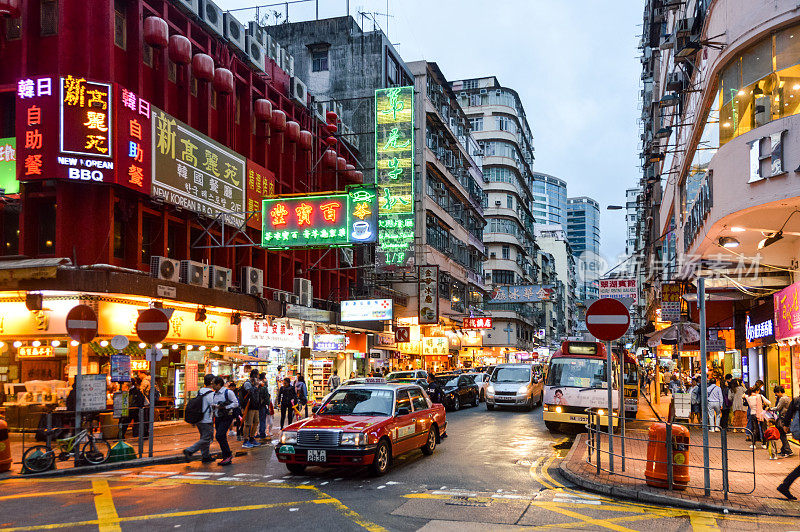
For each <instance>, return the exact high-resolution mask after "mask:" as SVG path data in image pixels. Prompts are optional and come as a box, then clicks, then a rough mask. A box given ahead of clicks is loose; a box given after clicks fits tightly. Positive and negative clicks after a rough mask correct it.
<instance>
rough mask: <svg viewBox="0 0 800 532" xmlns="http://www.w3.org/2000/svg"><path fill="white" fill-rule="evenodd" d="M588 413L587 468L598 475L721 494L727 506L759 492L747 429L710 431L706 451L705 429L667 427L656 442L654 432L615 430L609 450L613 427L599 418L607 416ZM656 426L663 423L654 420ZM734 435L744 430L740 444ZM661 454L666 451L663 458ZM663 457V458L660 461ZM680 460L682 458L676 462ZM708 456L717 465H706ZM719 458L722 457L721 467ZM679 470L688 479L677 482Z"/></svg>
mask: <svg viewBox="0 0 800 532" xmlns="http://www.w3.org/2000/svg"><path fill="white" fill-rule="evenodd" d="M587 413H588V422H587V424H586V429H587V439H586V446H587V453H586V462H587V463H588V464H591V465H593V466H594V468H595V470H596V472H597V474H598V475H600V474H601V473H605V474H608V475H614V476H617V477H624V478H628V479H633V480H641V481H643V482H648V481H649V483H650V485H653V486H657V487H665V488H668V489H670V490H672V489H686V490H687V491H689V492H691V493H697V494H702V495H705V496H709V495H710V494H711V493H710V492H712V491H716V492H722V493H723V497H724V499H725V500H727V499H728V495H729V494H737V495H749V494H751V493H753V492H754V491H755V489H756V476H755V475H756V462H755V442H752V439H753V438H752V436H753V435H752V433H751V431H750V430H748V429H739V428H733V427H724V428H723V427H720V428H719V430H718V431H711V428H709V445H708V446H707V447H706V446H704V445H703V443H702V430H703V425H702V424H696V423H663V424H664V425H665V429H666V430H665V433H664V435H663V436H661V437H659V436H658V435H654V436H656V437H655V438H654V439H652V440H651V438H650V436H649V431H648V432H645V431H642V430H636V429H634V430H631V429H629V430H627V431H625V432H624V433H617V430H614V435H613V439H614V441H613V444H612V445H609V434H608V425H607V424H602V425H601V424H600V423H599V420H598V418H599V417H602V418H603V419H604V420H605V418H606V417H607V416H606V415H603V416H598V414H597V412H596V411H595V410H592V409H587ZM615 419H617V420H618V419H619V416H618V415H613V414H612V416H611V421H610V422H611V423H612V425H613V424H614V423H615V422H614V420H615ZM642 421H645V422H647V421H650V420H637V422H639V423H641V422H642ZM652 423H660V422H659V421H657V420H652ZM678 427H683V428H685V429H688V430H687V431H686V432H688V433H689V437H684V434H685V431H684V430H682V429H680V428H678ZM735 430H742V433H741V436H742V439H741V441H740V440H739V439H735V437H733V436H730V434H729V433H732V431H735ZM717 435H718V437H717ZM692 436H693V437H694V438H699V439H700V443H692ZM737 436H738V435H737ZM745 437H746V438H747V439H748V440H750V441H746V440H745ZM667 442H672V445H667ZM750 443H752V445H750ZM659 448H661V449H664V448H666V449H664V450H663V452H660V453H659V452H658V451H659ZM659 454H660V455H661V456H664V458H663V459H661V460H659V459H658V455H659ZM676 455H682V456H680V457H679V458H678V459H677V461H676ZM705 456H710V457H713V458H712V460H713V463H712V460H709V461H708V464H709V465H708V466H706V465H704V462H706V461H705V460H704V457H705ZM716 457H719V460H718V461H717V460H716ZM648 464H650V466H649V467H648ZM679 468H681V469H680V470H681V471H685V473H686V474H687V475H688V479H685V480H684V479H683V478H681V479H680V481H676V479H675V470H676V469H679ZM648 470H650V471H651V475H650V478H648V477H647V474H646V473H647V472H648ZM653 470H662V471H664V470H665V475H666V478H663V479H661V478H659V477H657V476H654V475H653V474H652V471H653ZM682 476H683V475H682ZM706 478H708V479H709V481H708V482H706V481H705V479H706ZM740 479H746V482H744V483H743V482H740ZM732 480H736V482H733V485H734V486H743V485H744V486H746V488H745V489H746V491H743V490H742V489H741V488H738V489H735V488H732V487H731V486H732V482H731V481H732ZM661 485H663V486H661Z"/></svg>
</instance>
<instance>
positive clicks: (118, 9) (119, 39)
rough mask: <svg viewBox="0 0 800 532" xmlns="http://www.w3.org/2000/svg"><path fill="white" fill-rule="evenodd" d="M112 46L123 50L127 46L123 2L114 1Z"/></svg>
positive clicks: (120, 0)
mask: <svg viewBox="0 0 800 532" xmlns="http://www.w3.org/2000/svg"><path fill="white" fill-rule="evenodd" d="M114 44H115V45H117V46H118V47H120V48H122V49H123V50H125V49H126V47H127V44H128V39H127V29H126V27H125V2H124V1H122V0H114Z"/></svg>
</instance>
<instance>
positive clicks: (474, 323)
mask: <svg viewBox="0 0 800 532" xmlns="http://www.w3.org/2000/svg"><path fill="white" fill-rule="evenodd" d="M462 328H464V329H491V328H492V318H464V324H463V325H462Z"/></svg>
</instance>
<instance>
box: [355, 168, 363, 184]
mask: <svg viewBox="0 0 800 532" xmlns="http://www.w3.org/2000/svg"><path fill="white" fill-rule="evenodd" d="M353 181H355V182H356V183H363V182H364V172H361V171H359V170H356V171H355V172H353Z"/></svg>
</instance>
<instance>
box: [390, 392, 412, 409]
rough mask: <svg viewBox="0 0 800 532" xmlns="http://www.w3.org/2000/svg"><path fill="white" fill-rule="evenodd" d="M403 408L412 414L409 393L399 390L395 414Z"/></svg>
mask: <svg viewBox="0 0 800 532" xmlns="http://www.w3.org/2000/svg"><path fill="white" fill-rule="evenodd" d="M401 408H405V409H406V410H408V411H409V412H411V398H410V397H409V396H408V392H407V391H406V390H399V391H398V392H397V402H396V403H395V410H394V411H395V414H396V413H397V411H398V410H400V409H401Z"/></svg>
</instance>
